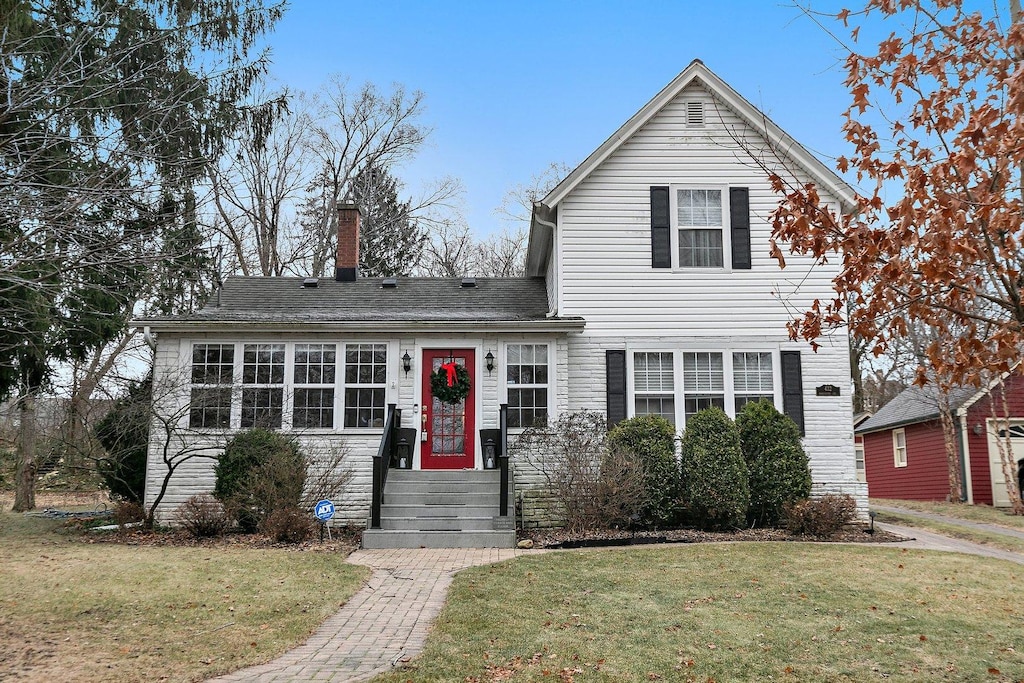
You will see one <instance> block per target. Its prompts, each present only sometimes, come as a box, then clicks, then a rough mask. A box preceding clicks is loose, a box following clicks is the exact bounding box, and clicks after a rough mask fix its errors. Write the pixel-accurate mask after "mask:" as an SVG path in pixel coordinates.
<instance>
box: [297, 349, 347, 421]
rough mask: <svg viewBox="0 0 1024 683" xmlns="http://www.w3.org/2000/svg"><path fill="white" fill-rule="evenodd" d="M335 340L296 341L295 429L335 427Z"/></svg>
mask: <svg viewBox="0 0 1024 683" xmlns="http://www.w3.org/2000/svg"><path fill="white" fill-rule="evenodd" d="M336 367H337V349H336V347H335V345H334V344H296V345H295V368H294V372H293V380H294V387H295V388H294V394H293V398H292V428H293V429H309V428H314V429H330V428H332V427H334V379H335V369H336Z"/></svg>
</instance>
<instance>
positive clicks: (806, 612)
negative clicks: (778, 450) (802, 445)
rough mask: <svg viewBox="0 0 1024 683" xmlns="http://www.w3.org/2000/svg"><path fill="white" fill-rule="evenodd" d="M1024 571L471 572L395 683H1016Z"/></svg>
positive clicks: (717, 554) (955, 559)
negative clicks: (875, 682)
mask: <svg viewBox="0 0 1024 683" xmlns="http://www.w3.org/2000/svg"><path fill="white" fill-rule="evenodd" d="M1022 575H1024V567H1021V566H1018V565H1013V564H1009V563H1005V562H1000V561H996V560H987V559H982V558H979V557H968V556H963V555H954V554H947V553H936V552H923V551H910V550H902V549H896V548H880V547H878V546H871V547H860V546H842V545H831V544H829V545H825V544H820V545H819V544H803V543H772V544H762V543H740V544H699V545H697V544H695V545H687V546H675V547H670V548H657V549H654V548H644V549H630V550H597V551H572V552H558V553H550V554H545V555H536V556H532V557H530V556H528V557H525V558H521V559H519V560H517V561H514V562H507V563H504V564H501V565H495V566H490V567H480V568H476V569H472V570H467V571H465V572H462V573H460V574H459V575H458V576H457V577H456V581H455V584H454V586H453V587H452V590H451V593H450V594H449V599H448V604H447V606H446V607H445V609H444V611H443V613H442V614H441V617H440V618H439V620H438V622H437V624H436V625H435V627H434V630H433V631H432V634H431V637H430V640H429V641H428V644H427V648H426V650H425V652H424V654H423V655H422V656H421V657H420V658H418V659H416V660H414V661H413V662H412V665H411V667H410V668H409V669H407V670H404V671H396V672H395V673H393V674H390V675H386V676H382V677H379V678H378V679H375V683H405V682H406V681H410V680H411V681H468V682H480V683H483V682H486V681H506V680H511V681H576V682H582V681H650V680H664V681H700V682H702V683H704V682H706V681H768V680H779V681H870V680H882V679H885V678H889V679H891V680H901V681H936V680H946V681H966V680H969V681H1019V680H1024V651H1021V650H1024V648H1021V643H1022V642H1024V609H1022V607H1021V605H1020V601H1019V600H1018V599H1016V597H1015V596H1014V592H1015V591H1016V590H1017V589H1018V588H1019V584H1020V580H1021V577H1022Z"/></svg>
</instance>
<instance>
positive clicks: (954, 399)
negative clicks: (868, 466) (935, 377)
mask: <svg viewBox="0 0 1024 683" xmlns="http://www.w3.org/2000/svg"><path fill="white" fill-rule="evenodd" d="M985 391H986V390H985V389H982V390H981V393H985ZM978 393H979V391H978V388H977V387H957V388H955V389H953V390H952V391H950V393H949V406H950V408H951V409H952V410H954V411H955V410H957V409H958V408H962V407H964V406H965V405H967V404H969V403H973V402H974V400H976V397H977V395H978ZM938 417H939V389H938V387H936V386H935V385H934V384H929V385H927V386H924V387H919V386H912V387H908V388H906V389H904V390H903V391H901V392H900V393H899V394H897V396H896V398H894V399H893V400H891V401H889V402H888V403H886V404H885V405H884V406H882V408H881V409H880V410H879V411H878V412H877V413H875V414H874V415H872V416H871V417H870V418H868V419H867V420H865V421H864V422H863V423H862V424H861V425H860V426H859V427H857V428H856V430H855V433H856V434H866V433H868V432H878V431H882V430H885V429H896V428H897V427H904V426H906V425H912V424H917V423H919V422H929V421H931V420H936V419H938Z"/></svg>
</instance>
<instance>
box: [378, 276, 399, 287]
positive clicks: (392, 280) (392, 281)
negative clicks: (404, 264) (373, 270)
mask: <svg viewBox="0 0 1024 683" xmlns="http://www.w3.org/2000/svg"><path fill="white" fill-rule="evenodd" d="M380 286H381V287H383V288H384V289H394V288H395V287H397V286H398V278H397V277H386V278H384V282H382V283H380Z"/></svg>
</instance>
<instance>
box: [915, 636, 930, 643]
mask: <svg viewBox="0 0 1024 683" xmlns="http://www.w3.org/2000/svg"><path fill="white" fill-rule="evenodd" d="M917 639H918V640H920V641H921V642H922V643H923V642H924V641H926V640H928V636H923V635H922V636H918V637H917Z"/></svg>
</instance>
